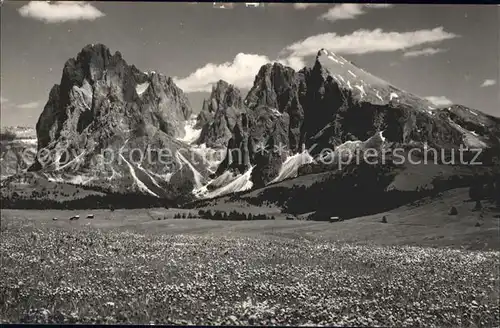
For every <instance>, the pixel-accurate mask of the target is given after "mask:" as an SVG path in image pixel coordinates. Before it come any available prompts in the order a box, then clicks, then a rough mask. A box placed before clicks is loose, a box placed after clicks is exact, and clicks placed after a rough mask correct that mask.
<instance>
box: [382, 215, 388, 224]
mask: <svg viewBox="0 0 500 328" xmlns="http://www.w3.org/2000/svg"><path fill="white" fill-rule="evenodd" d="M382 223H387V216H385V215H384V216H383V217H382Z"/></svg>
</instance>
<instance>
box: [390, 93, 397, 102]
mask: <svg viewBox="0 0 500 328" xmlns="http://www.w3.org/2000/svg"><path fill="white" fill-rule="evenodd" d="M394 98H399V96H398V94H397V93H395V92H391V94H390V95H389V100H392V99H394Z"/></svg>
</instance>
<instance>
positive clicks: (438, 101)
mask: <svg viewBox="0 0 500 328" xmlns="http://www.w3.org/2000/svg"><path fill="white" fill-rule="evenodd" d="M425 99H427V100H429V101H430V102H431V103H433V104H434V105H436V106H438V107H443V106H450V105H453V101H451V100H450V99H448V98H446V97H444V96H429V97H425Z"/></svg>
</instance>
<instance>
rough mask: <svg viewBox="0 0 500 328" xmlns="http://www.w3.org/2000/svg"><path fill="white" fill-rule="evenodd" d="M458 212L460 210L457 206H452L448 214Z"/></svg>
mask: <svg viewBox="0 0 500 328" xmlns="http://www.w3.org/2000/svg"><path fill="white" fill-rule="evenodd" d="M457 214H458V210H457V208H456V207H455V206H452V207H451V208H450V211H449V212H448V215H457Z"/></svg>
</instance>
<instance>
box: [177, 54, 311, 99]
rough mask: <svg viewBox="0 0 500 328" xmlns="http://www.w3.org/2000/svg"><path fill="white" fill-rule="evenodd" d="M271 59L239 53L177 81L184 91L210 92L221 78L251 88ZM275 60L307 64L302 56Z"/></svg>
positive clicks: (239, 86) (290, 63)
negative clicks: (260, 70) (229, 59)
mask: <svg viewBox="0 0 500 328" xmlns="http://www.w3.org/2000/svg"><path fill="white" fill-rule="evenodd" d="M271 62H273V61H271V60H270V59H269V58H268V57H267V56H263V55H258V54H245V53H239V54H237V55H236V57H234V59H233V60H232V61H228V62H225V63H222V64H213V63H208V64H206V65H205V66H203V67H201V68H198V69H197V70H196V71H195V72H194V73H191V74H190V75H188V76H187V77H185V78H178V77H175V78H174V81H175V83H176V84H177V85H178V86H179V87H180V88H181V89H182V90H183V91H184V92H210V91H211V90H212V85H213V84H214V83H216V82H217V81H219V80H224V81H227V82H229V83H231V84H234V85H235V86H236V87H238V88H242V89H245V88H250V87H251V86H252V85H253V82H254V80H255V75H256V74H257V73H258V72H259V69H260V68H261V67H262V66H263V65H265V64H268V63H271ZM274 62H278V63H281V64H283V65H286V66H290V67H292V68H294V69H297V70H299V69H301V68H303V67H304V66H305V63H304V61H303V59H302V57H288V58H284V59H276V60H274Z"/></svg>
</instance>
